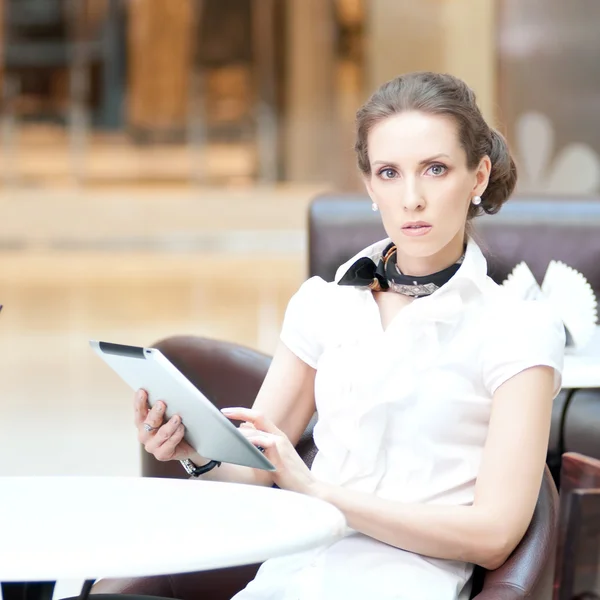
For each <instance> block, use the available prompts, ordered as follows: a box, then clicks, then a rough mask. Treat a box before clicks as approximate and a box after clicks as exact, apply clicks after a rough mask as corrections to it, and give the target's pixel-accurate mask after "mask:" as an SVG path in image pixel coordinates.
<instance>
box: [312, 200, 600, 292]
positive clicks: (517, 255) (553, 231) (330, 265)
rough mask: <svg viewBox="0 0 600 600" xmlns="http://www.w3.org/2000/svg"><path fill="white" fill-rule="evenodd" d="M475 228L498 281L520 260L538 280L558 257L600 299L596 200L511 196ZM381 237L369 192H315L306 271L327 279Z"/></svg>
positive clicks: (599, 204) (599, 218)
mask: <svg viewBox="0 0 600 600" xmlns="http://www.w3.org/2000/svg"><path fill="white" fill-rule="evenodd" d="M473 228H474V232H475V236H476V239H477V240H478V242H479V243H480V245H481V247H482V250H483V253H484V254H485V255H486V258H487V260H488V271H489V275H490V277H492V279H494V280H495V281H497V282H498V283H500V282H501V281H503V280H504V279H505V278H506V276H507V275H508V274H509V273H510V272H511V271H512V269H513V268H514V266H515V265H516V264H517V263H519V262H521V261H522V260H524V261H526V262H527V264H528V265H529V267H530V268H531V270H532V272H533V274H534V275H535V277H536V278H537V280H538V282H539V283H541V282H542V279H543V277H544V274H545V272H546V269H547V268H548V263H549V261H550V260H560V261H563V262H564V263H566V264H567V265H569V266H570V267H573V268H574V269H577V270H578V271H580V272H581V273H582V274H583V275H584V276H585V277H586V278H587V279H588V281H589V282H590V285H591V286H592V288H593V289H594V291H595V293H596V296H597V297H598V298H600V198H591V199H586V200H581V199H580V200H576V199H568V198H556V199H548V198H533V197H524V196H523V197H520V196H515V197H514V198H511V200H509V201H508V202H507V203H506V204H505V205H504V206H503V207H502V210H501V211H500V213H498V214H497V215H484V216H482V217H478V218H477V219H475V220H474V221H473ZM383 237H386V233H385V231H384V229H383V226H382V224H381V217H380V215H379V213H374V212H373V211H372V210H371V202H370V201H369V199H368V197H367V196H363V195H351V194H327V195H323V196H319V197H318V198H316V199H315V200H314V201H313V203H312V205H311V208H310V214H309V271H310V275H319V276H321V277H323V278H324V279H325V280H327V281H331V280H332V279H333V277H334V275H335V271H336V269H337V267H338V266H339V265H340V264H342V263H343V262H344V261H345V260H348V259H349V258H351V257H352V256H353V255H354V254H356V252H358V251H359V250H361V249H362V248H364V247H366V246H368V245H369V244H372V243H373V242H376V241H377V240H380V239H382V238H383Z"/></svg>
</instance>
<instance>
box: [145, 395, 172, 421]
mask: <svg viewBox="0 0 600 600" xmlns="http://www.w3.org/2000/svg"><path fill="white" fill-rule="evenodd" d="M166 409H167V405H166V404H165V403H164V402H163V401H162V400H159V401H158V402H156V403H155V404H154V406H153V407H152V409H151V410H150V411H149V412H148V415H147V416H146V418H145V419H144V423H148V425H150V426H151V427H160V426H161V425H162V424H163V420H164V418H165V410H166Z"/></svg>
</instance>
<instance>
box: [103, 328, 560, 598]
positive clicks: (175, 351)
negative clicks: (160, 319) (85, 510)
mask: <svg viewBox="0 0 600 600" xmlns="http://www.w3.org/2000/svg"><path fill="white" fill-rule="evenodd" d="M155 347H158V348H160V349H161V350H162V351H163V352H164V353H165V354H166V355H167V356H168V357H169V359H170V360H171V361H172V362H173V363H175V364H176V365H177V366H178V367H179V368H180V369H181V371H182V372H183V373H184V374H186V375H187V376H188V377H189V378H190V379H192V380H193V381H194V383H195V384H196V385H197V386H198V387H199V388H200V389H202V390H203V391H204V392H205V393H206V394H207V396H208V397H210V398H211V399H213V400H215V403H216V404H217V405H218V406H224V402H226V400H225V399H226V398H231V397H235V398H236V403H239V404H241V405H243V406H249V405H250V404H251V403H252V401H253V400H254V397H255V395H256V392H257V391H258V387H260V382H261V381H262V378H263V377H264V375H265V373H266V371H267V368H268V364H269V358H268V357H266V356H265V355H263V354H260V353H258V352H255V351H253V350H250V349H247V348H242V347H240V346H236V345H234V344H229V343H227V342H220V341H214V340H207V339H202V338H197V337H175V338H170V339H167V340H163V341H162V342H159V343H158V344H156V345H155ZM217 363H218V364H217ZM229 394H234V395H233V396H230V395H229ZM217 400H218V401H217ZM313 425H314V419H313V421H312V422H311V423H310V424H309V426H308V428H307V430H306V432H305V433H304V435H303V437H302V439H301V441H300V443H299V444H298V446H297V448H298V451H299V453H300V455H301V456H302V457H303V459H304V460H305V461H306V462H307V463H308V464H311V463H312V459H313V458H314V454H315V451H316V448H315V445H314V442H313V440H312V427H313ZM143 475H144V476H146V477H185V473H184V471H183V469H182V468H181V467H180V466H179V463H178V462H174V461H170V462H165V463H160V462H158V461H156V460H155V459H154V458H152V457H151V456H150V455H148V454H147V453H145V452H144V462H143ZM557 515H558V502H557V492H556V488H555V486H554V483H553V481H552V478H551V476H550V474H549V471H548V470H546V473H545V476H544V482H543V485H542V488H541V491H540V497H539V500H538V504H537V507H536V510H535V514H534V517H533V520H532V523H531V526H530V528H529V530H528V532H527V534H526V535H525V537H524V538H523V541H522V542H521V544H520V545H519V547H518V548H517V549H516V550H515V552H514V553H513V555H512V556H511V558H509V560H508V561H507V562H506V564H505V565H504V566H503V567H501V568H500V569H498V570H497V571H495V572H493V573H485V572H484V571H483V570H481V569H478V570H477V576H476V579H475V581H476V584H475V586H474V592H475V593H477V591H479V589H480V588H481V585H483V591H482V594H483V595H481V594H479V595H477V596H475V597H476V598H478V599H479V600H482V599H484V600H485V599H486V598H490V599H491V598H506V599H507V600H508V599H510V600H513V599H514V600H517V599H522V598H533V599H537V598H539V599H540V600H541V599H543V598H546V597H547V596H545V595H544V593H545V592H546V591H547V589H548V587H547V586H548V584H549V582H550V580H551V575H552V567H553V550H554V545H553V538H554V535H555V529H556V520H557ZM257 568H258V565H250V566H246V567H240V568H237V567H236V568H231V569H222V570H218V571H207V572H202V573H191V574H182V575H169V576H160V577H146V578H134V579H108V580H101V581H100V582H98V583H97V584H96V585H95V586H94V589H93V593H94V594H99V593H119V592H121V593H127V594H138V595H139V594H153V595H157V596H162V597H167V598H171V597H172V598H181V599H183V600H229V599H230V598H231V597H232V596H233V595H234V594H235V593H236V592H237V591H239V590H240V589H242V588H243V587H244V586H245V584H246V583H247V582H248V581H249V580H250V579H251V578H252V577H253V576H254V574H255V572H256V569H257Z"/></svg>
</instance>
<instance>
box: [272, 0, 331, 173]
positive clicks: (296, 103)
mask: <svg viewBox="0 0 600 600" xmlns="http://www.w3.org/2000/svg"><path fill="white" fill-rule="evenodd" d="M286 21H287V23H286V26H287V36H288V39H287V44H288V46H287V49H286V54H287V64H286V69H285V74H286V75H285V76H286V86H285V87H286V94H285V95H286V113H285V127H284V128H283V135H284V136H285V139H284V141H283V148H284V152H285V178H286V180H288V181H329V180H330V179H331V170H332V169H333V168H334V161H333V160H332V159H333V156H332V150H331V149H332V140H333V139H335V131H336V129H337V128H336V126H335V124H334V120H333V117H334V111H333V105H334V93H335V84H334V52H335V46H334V23H333V9H332V2H331V0H288V2H287V15H286Z"/></svg>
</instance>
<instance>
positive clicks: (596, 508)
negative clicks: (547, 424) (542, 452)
mask: <svg viewBox="0 0 600 600" xmlns="http://www.w3.org/2000/svg"><path fill="white" fill-rule="evenodd" d="M560 480H561V488H560V521H559V530H558V550H557V552H556V569H555V577H554V596H553V599H554V600H573V599H580V600H584V599H589V600H591V599H593V598H600V460H596V459H593V458H590V457H587V456H583V455H581V454H575V453H567V454H565V455H564V456H563V461H562V470H561V478H560Z"/></svg>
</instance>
